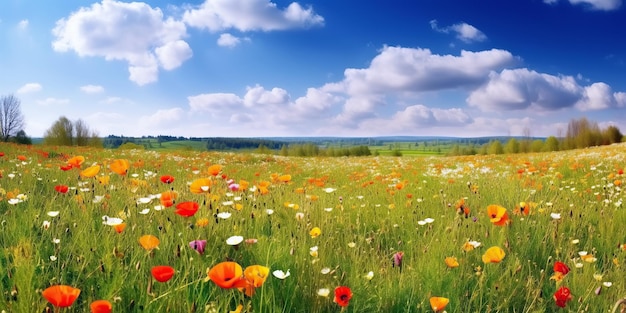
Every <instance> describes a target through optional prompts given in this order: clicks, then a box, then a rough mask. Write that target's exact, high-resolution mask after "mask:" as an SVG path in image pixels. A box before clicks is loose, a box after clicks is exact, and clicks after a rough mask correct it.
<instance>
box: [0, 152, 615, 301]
mask: <svg viewBox="0 0 626 313" xmlns="http://www.w3.org/2000/svg"><path fill="white" fill-rule="evenodd" d="M0 152H3V153H4V156H2V157H0V171H1V173H2V178H0V187H1V189H0V197H1V198H2V199H1V200H0V214H1V219H2V221H1V223H0V232H1V235H0V245H1V246H2V247H3V248H2V250H0V277H1V279H0V285H1V288H0V290H2V291H3V297H1V298H0V309H1V310H5V311H7V312H42V311H44V310H45V308H46V307H49V308H50V309H52V306H51V304H49V303H48V302H47V301H46V299H45V298H44V297H42V294H41V293H42V290H44V289H46V288H48V287H49V286H53V285H58V284H64V285H70V286H73V287H75V288H79V289H81V293H80V296H79V297H78V298H77V299H76V301H75V302H73V304H72V305H71V306H70V307H69V308H64V309H62V310H61V311H63V312H86V311H88V310H89V305H90V303H92V302H93V301H95V300H98V299H104V300H108V301H110V302H111V303H112V304H113V311H114V312H132V311H144V312H167V311H171V312H181V311H182V312H188V311H195V312H205V311H209V312H213V311H215V312H229V311H233V310H235V309H236V308H237V306H238V305H242V306H243V311H247V312H339V311H341V310H342V308H341V307H340V306H339V305H338V304H337V303H335V302H334V301H333V298H334V294H333V291H334V289H335V288H336V287H338V286H347V287H349V288H350V289H351V292H352V294H353V296H352V298H351V299H350V301H349V304H348V306H347V307H345V308H343V310H345V311H350V312H416V311H417V312H419V311H432V309H431V306H430V304H429V299H430V298H431V297H434V296H436V297H445V298H448V299H449V300H450V301H449V304H448V305H447V307H446V311H448V312H546V311H548V312H549V311H556V310H557V309H560V308H559V307H557V306H556V304H555V300H554V299H553V294H554V293H555V291H556V290H557V289H558V287H561V286H567V287H568V288H569V289H570V290H571V293H572V300H571V301H569V302H567V306H566V309H569V310H571V311H590V312H595V311H605V312H606V311H609V310H610V309H611V308H612V306H613V304H614V303H615V302H616V301H618V300H619V299H620V298H622V297H624V296H626V286H625V284H626V281H625V280H624V275H623V270H624V269H623V267H624V266H626V264H624V261H625V255H626V248H625V246H624V242H626V238H625V237H624V233H623V230H622V229H623V225H625V224H626V213H625V211H624V208H623V205H622V202H623V193H622V189H621V188H622V187H621V180H623V179H624V177H623V168H624V166H625V165H626V160H625V158H626V157H625V154H624V152H626V147H625V146H624V145H614V146H609V147H602V148H594V149H585V150H576V151H566V152H559V153H545V154H525V155H498V156H493V155H492V156H471V157H421V158H408V157H400V158H398V157H382V156H381V157H366V158H287V157H278V156H269V155H254V154H234V153H210V152H193V151H182V152H155V151H116V150H96V149H93V150H92V149H79V148H75V149H71V148H67V149H61V148H58V150H57V148H48V147H36V146H33V147H24V146H16V145H0ZM19 155H22V156H24V157H25V158H22V159H23V160H20V159H18V156H19ZM76 155H82V156H84V157H85V162H84V163H83V164H82V165H81V166H80V168H74V169H69V170H67V171H63V170H61V169H60V167H62V166H66V165H67V161H68V159H69V158H70V157H72V156H76ZM116 159H125V160H128V161H129V163H128V164H129V165H130V167H129V169H128V173H127V174H126V175H119V174H116V173H115V172H113V171H111V170H110V169H109V166H110V165H111V164H113V162H114V160H116ZM96 163H97V164H99V165H101V170H100V172H99V173H98V174H97V175H96V176H95V177H91V178H87V177H82V178H81V177H80V175H79V173H80V171H81V170H84V169H85V168H87V167H89V166H91V165H93V164H96ZM122 164H123V163H122ZM215 164H219V165H221V166H222V168H221V171H220V172H219V173H210V172H209V170H208V169H209V168H210V166H211V165H215ZM116 170H117V171H120V170H119V169H117V168H116ZM162 175H171V176H172V177H173V178H174V181H173V182H171V183H170V184H166V183H163V182H162V181H161V180H160V177H161V176H162ZM105 176H109V181H108V182H107V181H106V179H103V177H105ZM199 178H206V179H209V180H210V187H207V188H200V187H198V188H196V189H195V192H197V193H193V192H192V191H191V189H190V185H191V183H192V182H193V181H195V180H196V179H199ZM246 183H248V186H247V188H245V189H240V190H237V189H236V188H234V187H233V184H239V185H245V184H246ZM207 184H209V183H207ZM57 185H66V186H68V187H69V188H68V191H67V193H60V192H58V191H57V190H55V186H57ZM165 191H175V192H177V198H176V200H175V204H174V205H173V206H171V207H167V208H165V207H163V206H162V204H161V203H160V200H159V195H160V193H162V192H165ZM461 199H463V200H464V206H465V207H466V208H467V209H468V211H467V212H468V216H467V217H466V216H465V212H463V210H462V209H461V210H460V212H459V209H458V208H457V207H456V206H457V203H459V201H460V200H461ZM185 201H193V202H196V203H198V204H199V206H200V208H199V210H198V211H197V212H196V213H195V214H194V215H193V216H192V217H183V216H180V215H178V214H176V213H175V211H176V208H175V205H176V204H178V203H181V202H185ZM520 202H525V203H529V204H530V214H528V215H525V214H523V213H519V212H518V211H516V210H515V207H516V206H519V205H520ZM491 204H497V205H500V206H502V207H504V208H506V209H507V214H508V218H509V223H507V224H506V225H504V226H497V225H494V223H492V222H491V221H490V218H491V217H490V216H488V215H487V206H489V205H491ZM56 212H58V215H57V213H56ZM219 213H230V217H228V218H224V216H222V214H219ZM459 213H460V214H459ZM103 216H108V217H114V218H120V219H121V220H123V221H124V222H125V223H126V227H125V228H124V229H123V231H121V233H118V232H117V231H116V230H115V229H114V227H113V226H110V225H105V224H103V221H104V220H103ZM557 216H560V218H558V219H557V218H555V217H557ZM203 219H205V220H208V224H207V225H206V226H204V225H203V224H204V223H202V222H201V221H202V220H203ZM316 227H317V228H319V235H318V234H317V233H318V229H316V230H315V231H313V232H312V230H313V229H314V228H316ZM312 234H313V236H312ZM143 235H153V236H155V237H157V238H158V239H159V244H158V248H156V249H153V250H150V251H149V250H146V249H144V248H143V247H142V246H141V245H140V243H139V238H140V237H141V236H143ZM232 236H242V237H243V238H244V241H243V242H241V243H240V244H238V245H236V246H232V245H229V244H227V239H229V238H230V237H232ZM193 240H206V242H207V243H206V248H205V251H204V252H203V253H202V254H201V253H199V252H198V251H196V250H194V249H193V248H192V247H190V245H189V243H190V242H191V241H193ZM469 241H476V242H480V246H478V247H476V248H474V249H472V250H470V249H467V245H468V242H469ZM493 246H496V247H500V248H502V249H503V251H504V253H505V256H504V258H503V259H502V260H501V261H500V262H499V263H484V261H483V254H484V253H485V252H486V251H487V249H488V248H490V247H493ZM314 247H316V248H314ZM464 247H465V248H466V249H464ZM584 251H586V252H587V255H588V256H584V257H583V255H584V253H583V252H584ZM397 253H402V255H403V257H402V262H401V266H398V265H399V264H394V255H396V254H397ZM446 257H454V258H456V260H457V261H458V267H452V268H451V267H448V266H447V265H446V263H445V262H444V260H445V259H446ZM224 261H234V262H237V263H238V264H239V265H241V266H242V268H244V269H245V268H246V267H248V266H252V265H262V266H266V267H269V268H270V275H269V277H267V278H266V280H265V282H264V283H263V284H262V286H259V287H258V288H256V289H255V291H256V292H255V294H254V295H253V296H252V297H247V296H245V295H244V293H242V292H240V291H239V290H237V289H236V288H235V289H221V288H220V287H218V286H217V285H216V284H215V283H214V282H211V281H205V278H206V277H207V269H209V268H211V267H213V266H215V265H216V264H218V263H220V262H224ZM556 261H562V262H564V263H565V264H567V266H569V268H570V269H571V272H569V273H568V274H567V275H566V276H565V277H564V278H563V280H562V281H560V282H559V283H558V284H557V283H556V282H555V281H554V280H550V277H551V276H552V275H553V274H554V271H553V266H554V263H555V262H556ZM157 265H167V266H171V267H173V268H174V269H175V270H176V272H175V275H174V276H173V277H172V278H171V279H170V280H168V281H166V282H163V283H161V282H157V281H156V280H155V279H153V278H152V276H151V272H150V270H151V268H152V267H153V266H157ZM275 270H282V271H283V272H287V271H289V273H290V275H289V276H288V277H285V278H284V279H279V278H278V277H275V276H273V275H272V274H271V273H272V272H273V271H275ZM609 283H610V284H609ZM598 288H601V289H600V291H598ZM320 289H328V290H329V291H330V293H329V295H328V296H320V295H319V293H320ZM322 293H323V292H322ZM598 293H599V294H598Z"/></svg>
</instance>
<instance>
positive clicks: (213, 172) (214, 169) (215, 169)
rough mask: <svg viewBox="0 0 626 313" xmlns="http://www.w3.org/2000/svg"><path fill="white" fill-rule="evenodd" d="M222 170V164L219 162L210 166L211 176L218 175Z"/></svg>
mask: <svg viewBox="0 0 626 313" xmlns="http://www.w3.org/2000/svg"><path fill="white" fill-rule="evenodd" d="M221 171H222V166H221V165H219V164H213V165H211V166H209V169H208V172H209V175H211V176H217V175H219V173H220V172H221Z"/></svg>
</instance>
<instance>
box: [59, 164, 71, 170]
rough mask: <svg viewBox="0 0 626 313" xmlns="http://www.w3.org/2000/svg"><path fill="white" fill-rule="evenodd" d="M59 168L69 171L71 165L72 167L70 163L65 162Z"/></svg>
mask: <svg viewBox="0 0 626 313" xmlns="http://www.w3.org/2000/svg"><path fill="white" fill-rule="evenodd" d="M60 168H61V170H63V171H69V170H71V169H72V168H73V167H72V166H71V165H69V164H67V165H62V166H61V167H60Z"/></svg>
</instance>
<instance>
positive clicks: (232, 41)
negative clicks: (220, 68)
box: [217, 33, 241, 48]
mask: <svg viewBox="0 0 626 313" xmlns="http://www.w3.org/2000/svg"><path fill="white" fill-rule="evenodd" d="M240 43H241V39H240V38H239V37H235V36H233V35H231V34H229V33H224V34H221V35H220V37H219V38H218V39H217V45H218V46H221V47H228V48H234V47H235V46H237V45H238V44H240Z"/></svg>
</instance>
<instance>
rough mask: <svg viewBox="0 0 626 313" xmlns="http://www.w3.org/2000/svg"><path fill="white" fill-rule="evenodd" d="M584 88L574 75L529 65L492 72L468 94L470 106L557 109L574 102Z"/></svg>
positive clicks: (506, 108) (495, 109)
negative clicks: (478, 86)
mask: <svg viewBox="0 0 626 313" xmlns="http://www.w3.org/2000/svg"><path fill="white" fill-rule="evenodd" d="M581 94H582V88H581V87H580V86H579V85H578V83H576V80H575V79H574V77H572V76H554V75H549V74H543V73H537V72H535V71H531V70H528V69H526V68H520V69H512V70H509V69H506V70H503V71H502V72H500V73H496V72H492V73H491V74H489V81H488V82H487V83H485V84H484V85H483V86H481V87H480V88H478V89H476V90H474V91H473V92H472V93H471V94H470V95H469V97H468V98H467V103H468V104H469V105H470V106H474V107H478V108H480V109H482V110H485V111H499V110H524V109H528V108H532V109H540V110H557V109H562V108H567V107H571V106H573V105H574V104H575V103H576V102H577V101H578V100H579V98H580V96H581Z"/></svg>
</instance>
